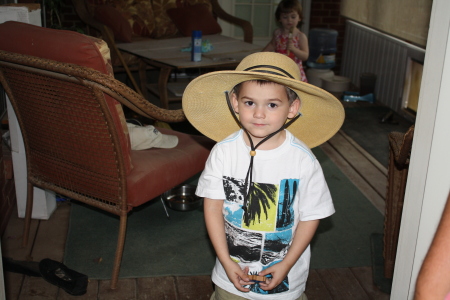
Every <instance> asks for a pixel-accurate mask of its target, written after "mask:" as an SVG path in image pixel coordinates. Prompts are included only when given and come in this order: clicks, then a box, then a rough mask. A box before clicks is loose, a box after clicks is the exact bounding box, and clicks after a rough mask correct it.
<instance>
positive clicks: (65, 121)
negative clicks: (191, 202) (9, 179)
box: [0, 50, 207, 289]
mask: <svg viewBox="0 0 450 300" xmlns="http://www.w3.org/2000/svg"><path fill="white" fill-rule="evenodd" d="M0 83H1V84H2V86H3V88H4V89H5V91H6V93H7V95H8V97H9V99H10V101H11V104H12V106H13V108H14V111H15V113H16V115H17V119H18V122H19V126H20V129H21V131H22V135H23V141H24V146H25V151H26V159H27V182H28V184H27V206H26V213H25V226H24V237H23V245H24V246H26V245H27V243H28V235H29V231H30V223H31V213H32V207H33V192H32V191H33V186H37V187H40V188H43V189H47V190H51V191H54V192H56V193H59V194H61V195H63V196H67V197H69V198H71V199H74V200H78V201H81V202H84V203H86V204H89V205H92V206H94V207H97V208H100V209H102V210H105V211H108V212H110V213H113V214H116V215H119V216H120V225H119V237H118V242H117V249H116V255H115V260H114V267H113V273H112V279H111V288H113V289H114V288H116V287H117V281H118V277H119V271H120V263H121V259H122V253H123V246H124V243H125V232H126V223H127V213H128V212H129V211H130V210H131V205H130V204H127V172H129V171H128V170H127V168H126V162H127V161H125V160H126V159H129V157H128V156H124V152H125V150H124V149H123V148H122V147H124V146H121V143H120V138H119V135H118V132H119V130H123V128H117V127H118V126H119V125H118V124H117V123H115V122H114V121H113V118H112V114H111V112H110V110H109V109H110V108H108V105H107V102H106V100H105V97H106V95H108V96H110V97H112V98H113V99H114V100H116V101H118V102H120V103H122V104H123V105H126V106H128V107H129V108H130V109H132V110H133V111H135V112H136V113H139V114H141V115H143V116H145V117H148V118H152V119H157V120H160V121H164V122H179V121H183V120H185V116H184V114H183V112H182V110H174V111H169V110H165V109H162V108H158V107H156V106H154V105H153V104H151V103H149V102H148V101H146V100H145V99H144V98H142V96H140V95H139V94H137V93H136V92H134V91H133V90H131V89H130V88H128V87H127V86H126V85H124V84H123V83H121V82H119V81H117V80H115V79H114V78H113V77H111V76H109V75H105V74H103V73H101V72H99V71H96V70H93V69H90V68H87V67H82V66H78V65H75V64H67V63H61V62H56V61H52V60H48V59H43V58H38V57H34V56H27V55H22V54H17V53H11V52H6V51H2V50H0ZM176 151H177V153H180V151H178V150H176ZM149 155H151V154H149ZM193 155H194V157H196V158H197V160H199V162H201V163H203V164H204V161H206V157H207V155H206V154H205V152H204V151H203V152H202V153H199V154H198V155H197V153H195V154H193ZM192 159H193V158H192V157H191V160H192ZM194 160H195V159H194ZM128 163H130V162H129V161H128ZM168 163H170V162H168ZM150 172H153V171H152V170H151V169H150V168H149V173H150ZM194 174H195V173H193V174H191V175H190V176H192V175H194ZM151 199H152V198H150V197H149V199H143V201H149V200H151Z"/></svg>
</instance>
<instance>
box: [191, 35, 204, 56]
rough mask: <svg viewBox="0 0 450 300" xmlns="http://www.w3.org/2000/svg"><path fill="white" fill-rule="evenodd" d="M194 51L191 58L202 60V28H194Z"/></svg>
mask: <svg viewBox="0 0 450 300" xmlns="http://www.w3.org/2000/svg"><path fill="white" fill-rule="evenodd" d="M191 45H192V53H191V60H192V61H201V60H202V31H201V30H193V31H192V43H191Z"/></svg>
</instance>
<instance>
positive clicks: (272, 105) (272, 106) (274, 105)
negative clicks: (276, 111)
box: [269, 103, 278, 108]
mask: <svg viewBox="0 0 450 300" xmlns="http://www.w3.org/2000/svg"><path fill="white" fill-rule="evenodd" d="M269 107H270V108H277V107H278V105H277V104H275V103H269Z"/></svg>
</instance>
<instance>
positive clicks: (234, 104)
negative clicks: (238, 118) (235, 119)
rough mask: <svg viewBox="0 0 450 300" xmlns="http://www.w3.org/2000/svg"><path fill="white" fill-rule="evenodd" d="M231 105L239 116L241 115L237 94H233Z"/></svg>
mask: <svg viewBox="0 0 450 300" xmlns="http://www.w3.org/2000/svg"><path fill="white" fill-rule="evenodd" d="M231 105H232V106H233V109H234V111H235V112H236V113H237V114H239V109H238V100H237V96H236V93H231Z"/></svg>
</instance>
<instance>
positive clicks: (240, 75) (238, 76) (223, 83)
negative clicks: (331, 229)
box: [183, 52, 344, 300]
mask: <svg viewBox="0 0 450 300" xmlns="http://www.w3.org/2000/svg"><path fill="white" fill-rule="evenodd" d="M300 78H301V77H300V71H299V69H298V67H297V65H296V64H295V62H294V61H293V60H291V59H290V58H288V57H287V56H285V55H282V54H278V53H272V52H261V53H256V54H252V55H249V56H247V57H246V58H245V59H244V60H242V62H241V63H240V64H239V66H238V67H237V68H236V70H235V71H218V72H212V73H207V74H205V75H202V76H200V77H198V78H196V79H194V80H193V81H192V82H191V83H190V84H189V85H188V87H187V88H186V90H185V92H184V95H183V110H184V112H185V114H186V116H187V118H188V120H189V121H190V122H191V123H192V124H193V125H194V126H195V127H196V128H197V129H198V130H199V131H200V132H202V133H203V134H205V135H206V136H208V137H210V138H212V139H214V140H216V141H221V142H219V143H218V144H216V146H215V147H214V148H213V150H212V151H211V154H210V157H209V159H208V161H207V163H206V166H205V170H204V171H203V173H202V175H201V178H200V180H199V183H198V187H197V192H196V193H197V195H199V196H201V197H204V198H205V199H204V212H205V221H206V226H207V229H208V234H209V237H210V239H211V242H212V244H213V246H214V249H215V251H216V255H217V260H216V265H215V267H214V270H213V274H212V280H213V282H214V283H215V285H216V288H215V293H214V294H213V296H212V297H211V299H283V300H288V299H306V296H305V294H304V290H305V284H306V280H307V277H308V270H309V261H310V250H309V243H310V241H311V239H312V237H313V235H314V233H315V231H316V229H317V226H318V224H319V220H320V219H322V218H325V217H328V216H330V215H331V214H333V213H334V207H333V203H332V200H331V196H330V193H329V190H328V187H327V185H326V182H325V179H324V177H323V173H322V169H321V167H320V165H319V163H318V161H317V160H316V158H315V157H314V155H313V154H312V152H311V150H310V149H309V148H312V147H315V146H318V145H320V144H321V143H323V142H325V141H326V140H328V139H329V138H331V137H332V136H333V135H334V134H335V133H336V132H337V131H338V130H339V128H340V127H341V125H342V123H343V120H344V110H343V107H342V105H341V103H340V102H339V100H337V99H336V98H335V97H333V96H332V95H330V94H329V93H327V92H325V91H323V90H321V89H319V88H317V87H315V86H312V85H309V84H306V83H303V82H301V79H300ZM229 91H231V92H230V93H229ZM286 121H287V122H286ZM287 127H288V129H289V130H287V129H285V128H287Z"/></svg>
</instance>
